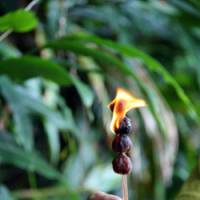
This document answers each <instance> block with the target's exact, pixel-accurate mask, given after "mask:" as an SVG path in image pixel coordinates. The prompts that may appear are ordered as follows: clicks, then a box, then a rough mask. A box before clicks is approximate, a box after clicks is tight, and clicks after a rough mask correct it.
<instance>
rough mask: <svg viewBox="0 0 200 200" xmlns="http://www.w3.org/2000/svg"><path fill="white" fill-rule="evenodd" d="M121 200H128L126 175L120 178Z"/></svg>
mask: <svg viewBox="0 0 200 200" xmlns="http://www.w3.org/2000/svg"><path fill="white" fill-rule="evenodd" d="M122 200H128V184H127V175H123V176H122Z"/></svg>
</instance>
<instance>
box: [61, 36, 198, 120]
mask: <svg viewBox="0 0 200 200" xmlns="http://www.w3.org/2000/svg"><path fill="white" fill-rule="evenodd" d="M66 39H67V41H70V42H72V41H73V40H74V41H77V42H83V43H88V42H94V43H96V44H98V45H102V46H106V47H109V48H112V49H115V50H117V51H118V52H120V53H121V54H123V55H125V56H131V57H134V58H137V59H140V60H141V61H143V63H144V64H145V65H146V67H148V69H149V70H151V71H153V72H157V73H159V74H160V75H161V76H162V77H163V79H164V80H165V81H166V82H167V83H169V84H170V85H171V86H173V87H174V89H175V90H176V92H177V94H178V96H179V97H180V99H181V100H182V101H183V102H184V103H185V105H186V106H187V108H188V110H189V111H190V112H191V114H192V115H193V116H194V115H196V114H197V113H196V110H195V108H194V106H193V104H192V102H191V101H190V99H189V98H188V96H187V95H186V94H185V92H184V91H183V89H182V88H181V86H180V85H179V84H178V82H177V81H176V79H174V78H173V76H172V75H170V73H169V72H168V71H167V70H166V69H165V67H164V66H162V65H161V64H160V63H159V62H158V61H157V60H155V59H153V58H152V57H151V56H149V55H147V54H145V53H144V52H142V51H140V50H138V49H136V48H134V47H132V46H130V45H124V44H120V43H116V42H113V41H111V40H106V39H102V38H99V37H96V36H94V35H87V34H82V33H81V34H79V35H74V36H73V35H72V36H69V37H65V38H64V39H61V41H65V40H66ZM196 117H197V116H196Z"/></svg>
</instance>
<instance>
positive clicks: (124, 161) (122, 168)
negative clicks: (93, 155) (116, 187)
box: [112, 154, 132, 174]
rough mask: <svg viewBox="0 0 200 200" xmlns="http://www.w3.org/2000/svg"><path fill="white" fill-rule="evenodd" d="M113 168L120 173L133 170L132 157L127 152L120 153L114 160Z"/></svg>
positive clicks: (127, 172)
mask: <svg viewBox="0 0 200 200" xmlns="http://www.w3.org/2000/svg"><path fill="white" fill-rule="evenodd" d="M112 165H113V170H114V171H115V172H116V173H118V174H129V173H130V172H131V170H132V163H131V160H130V158H129V157H128V156H127V155H125V154H119V155H118V156H117V157H116V158H115V159H114V160H113V161H112Z"/></svg>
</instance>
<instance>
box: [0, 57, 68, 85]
mask: <svg viewBox="0 0 200 200" xmlns="http://www.w3.org/2000/svg"><path fill="white" fill-rule="evenodd" d="M0 74H6V75H8V76H9V77H11V78H12V79H15V80H20V81H22V80H26V79H28V78H32V77H38V76H40V77H41V76H42V77H44V78H46V79H50V80H52V81H54V82H56V83H58V84H61V85H68V84H69V83H71V78H70V77H69V74H68V72H67V71H66V70H64V69H63V68H62V67H61V66H60V65H58V64H56V63H54V62H53V61H50V60H46V59H42V58H39V57H36V56H23V57H20V58H12V59H7V60H4V61H0Z"/></svg>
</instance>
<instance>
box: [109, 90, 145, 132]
mask: <svg viewBox="0 0 200 200" xmlns="http://www.w3.org/2000/svg"><path fill="white" fill-rule="evenodd" d="M144 106H146V103H145V101H144V100H142V99H138V98H136V97H134V96H133V95H132V94H130V93H129V92H128V91H127V90H125V89H123V88H117V92H116V96H115V98H114V99H113V101H112V102H111V103H109V104H108V107H109V108H110V110H111V111H112V112H113V116H112V121H111V130H112V131H113V132H114V130H116V129H118V128H119V126H120V122H121V121H122V120H123V119H124V117H125V115H126V113H127V112H128V111H129V110H130V109H132V108H140V107H144Z"/></svg>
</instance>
